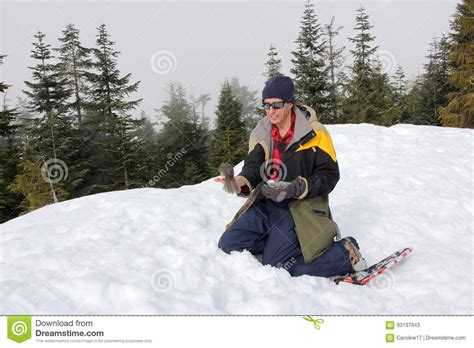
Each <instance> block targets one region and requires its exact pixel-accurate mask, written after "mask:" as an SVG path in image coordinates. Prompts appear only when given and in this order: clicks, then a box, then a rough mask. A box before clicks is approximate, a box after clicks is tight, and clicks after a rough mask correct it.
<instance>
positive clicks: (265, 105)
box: [263, 101, 286, 110]
mask: <svg viewBox="0 0 474 348" xmlns="http://www.w3.org/2000/svg"><path fill="white" fill-rule="evenodd" d="M285 104H286V102H284V101H281V102H275V103H273V104H270V103H263V108H264V109H265V110H270V108H273V109H274V110H278V109H281V108H282V107H284V106H285Z"/></svg>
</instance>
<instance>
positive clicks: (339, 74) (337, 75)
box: [324, 17, 345, 123]
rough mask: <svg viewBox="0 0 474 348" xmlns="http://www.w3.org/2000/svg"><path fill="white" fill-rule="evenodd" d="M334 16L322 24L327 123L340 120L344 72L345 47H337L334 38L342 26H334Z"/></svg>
mask: <svg viewBox="0 0 474 348" xmlns="http://www.w3.org/2000/svg"><path fill="white" fill-rule="evenodd" d="M334 21H335V19H334V17H332V18H331V23H330V24H327V25H325V26H324V35H326V37H327V42H328V45H327V52H326V61H327V62H328V69H329V85H328V92H329V94H328V117H327V121H326V122H327V123H336V122H338V121H339V120H340V118H341V114H342V100H343V95H342V93H343V85H344V80H345V74H344V72H343V71H342V70H341V67H342V65H343V62H344V57H343V52H344V49H345V47H341V48H337V47H336V46H335V43H334V40H335V38H336V36H337V35H339V31H340V30H341V29H342V28H343V27H338V28H335V24H334Z"/></svg>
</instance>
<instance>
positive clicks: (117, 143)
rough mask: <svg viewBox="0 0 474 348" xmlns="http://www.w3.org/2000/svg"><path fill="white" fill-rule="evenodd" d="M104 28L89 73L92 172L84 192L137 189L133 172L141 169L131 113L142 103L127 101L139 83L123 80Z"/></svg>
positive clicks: (102, 27)
mask: <svg viewBox="0 0 474 348" xmlns="http://www.w3.org/2000/svg"><path fill="white" fill-rule="evenodd" d="M114 45H115V42H113V41H111V40H110V36H109V34H108V32H107V30H106V27H105V25H101V26H99V27H98V34H97V41H96V47H95V48H94V49H92V52H93V56H94V58H95V60H94V61H93V62H92V67H93V69H94V70H93V71H89V72H87V73H86V77H87V80H88V83H89V84H90V93H89V97H90V102H89V103H88V105H87V109H88V111H87V117H86V122H85V127H86V130H87V134H88V139H87V145H88V149H89V151H90V153H89V157H90V158H91V172H90V175H89V176H88V178H89V180H88V182H87V183H86V185H85V186H86V187H85V188H84V190H86V191H87V192H101V191H108V190H116V189H128V188H130V187H133V186H135V185H134V183H135V179H134V178H131V171H132V168H142V166H141V165H140V164H139V162H140V156H141V153H140V149H141V148H142V144H141V139H138V138H136V137H135V136H134V132H135V131H136V128H137V126H138V124H137V120H134V119H132V117H131V115H130V114H129V112H130V111H131V110H133V109H134V108H135V107H136V106H137V105H138V104H139V103H140V101H141V99H139V100H127V98H128V97H129V96H130V94H132V93H133V92H136V91H137V89H138V86H139V83H140V82H139V81H138V82H135V83H130V77H131V74H126V75H124V76H121V73H120V71H119V70H118V68H117V57H118V55H119V54H120V52H119V51H116V50H115V49H114Z"/></svg>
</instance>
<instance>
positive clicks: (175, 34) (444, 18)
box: [0, 0, 457, 118]
mask: <svg viewBox="0 0 474 348" xmlns="http://www.w3.org/2000/svg"><path fill="white" fill-rule="evenodd" d="M304 3H305V1H278V2H269V1H256V2H248V1H221V2H217V1H213V2H210V1H208V2H202V1H186V2H184V1H177V2H164V1H81V2H77V1H3V0H1V7H0V13H1V26H0V30H1V31H0V34H1V35H0V40H1V41H0V52H1V53H2V54H7V55H8V57H7V58H6V61H5V64H4V65H3V66H2V67H1V75H2V76H1V80H2V81H5V82H6V83H8V84H10V85H12V87H11V89H10V90H9V92H8V99H9V100H10V101H15V100H16V97H18V96H22V92H21V90H22V89H24V88H25V86H24V83H23V81H24V80H29V79H30V78H31V71H30V70H29V69H28V68H27V67H28V66H32V65H33V64H35V63H34V62H33V60H32V59H31V58H30V51H31V49H32V42H33V41H34V38H33V35H34V34H35V33H36V32H37V31H38V30H41V31H42V32H44V33H45V34H46V41H47V43H49V44H52V45H53V47H54V46H57V45H58V41H57V38H58V37H60V36H61V35H62V33H61V32H62V30H64V28H65V26H66V25H67V24H69V23H73V24H75V25H76V27H77V28H78V29H79V30H80V31H81V41H82V43H83V45H84V46H87V47H92V46H94V45H95V39H96V37H95V35H96V28H97V27H98V26H99V25H100V24H102V23H105V24H106V25H107V28H108V31H109V34H110V35H111V39H112V40H113V41H115V42H116V43H117V44H116V48H117V49H118V50H120V51H121V52H122V53H121V55H120V56H119V68H120V70H121V72H122V73H123V74H124V73H128V72H130V73H132V79H131V81H137V80H140V81H141V84H140V88H139V93H137V94H136V95H135V96H134V97H135V98H143V102H142V104H141V105H140V107H139V109H138V110H142V109H143V110H145V111H146V113H147V114H148V116H150V117H152V118H153V115H154V114H155V113H154V111H153V109H154V108H155V107H157V108H159V107H160V106H161V104H162V103H163V101H164V100H165V98H166V94H165V93H164V87H165V85H166V83H168V82H169V81H178V82H181V83H182V84H183V85H184V86H185V87H186V88H187V89H188V91H190V92H191V91H193V92H194V94H195V95H196V96H198V95H199V94H201V93H210V94H211V97H212V99H213V100H212V101H211V103H210V104H209V106H208V107H207V108H206V109H207V110H206V112H207V115H209V116H210V115H211V113H212V114H213V113H214V111H215V103H216V102H217V98H218V93H219V90H220V87H221V83H222V82H223V81H224V79H225V78H226V77H227V78H230V77H232V76H236V77H238V78H239V79H240V82H241V83H242V84H246V85H249V86H250V87H251V88H252V89H254V90H257V91H258V93H260V91H261V88H262V86H263V84H264V82H265V81H264V78H263V76H262V75H261V72H262V71H263V67H264V63H265V62H266V60H267V55H266V54H267V52H268V48H269V46H270V43H272V44H273V45H274V46H275V47H276V48H277V49H278V51H279V54H280V59H281V60H282V64H283V69H282V72H283V73H289V69H290V66H291V61H290V59H291V58H292V55H291V54H290V52H291V50H292V49H293V48H294V43H293V42H294V40H295V39H296V37H297V35H298V33H299V24H300V20H301V16H302V13H303V10H304ZM456 3H457V1H456V0H441V1H439V0H438V1H435V0H433V1H427V0H417V1H415V0H414V1H408V0H372V1H347V0H346V1H337V0H336V1H334V0H333V1H329V0H323V1H321V0H319V1H318V0H314V1H313V4H314V5H315V9H316V12H317V15H318V19H319V21H320V23H321V24H327V23H329V22H330V20H331V17H332V16H334V17H335V18H336V25H338V26H343V27H344V28H343V29H342V30H341V32H340V36H339V38H338V42H337V44H338V45H339V46H342V45H344V46H346V51H345V53H346V56H349V49H350V48H351V45H350V43H349V40H348V39H347V38H348V37H352V36H354V31H353V29H352V28H353V27H354V25H355V15H356V9H357V8H359V7H360V6H361V5H362V6H364V7H365V8H366V10H367V13H368V14H369V16H370V22H371V24H372V25H374V28H373V29H372V34H373V35H375V36H376V44H377V45H379V46H380V48H379V50H380V51H381V57H382V60H383V62H384V63H385V64H384V66H386V69H387V71H388V72H389V73H390V74H393V72H394V71H395V70H396V68H397V66H399V65H400V66H402V67H403V69H404V70H405V73H406V75H407V77H409V78H413V77H414V76H415V75H416V74H418V73H420V72H421V71H422V65H423V63H425V62H426V59H425V56H426V53H427V50H428V47H429V46H428V45H429V43H430V42H431V41H432V39H433V38H434V37H439V36H440V35H441V34H443V33H447V31H448V29H449V21H450V19H451V16H452V14H453V13H454V11H455V7H456ZM159 51H169V52H171V57H172V60H171V66H170V67H169V68H168V67H167V66H161V67H160V66H159V62H160V59H158V58H157V59H155V60H154V64H152V63H151V62H152V58H153V57H154V56H155V57H162V56H161V55H158V56H156V54H157V52H159ZM165 55H166V54H165ZM349 58H350V57H349ZM350 61H351V59H348V60H347V63H349V62H350ZM160 69H161V70H160ZM163 70H170V71H169V72H167V73H164V74H162V73H161V74H160V73H156V71H161V72H162V71H163ZM136 114H139V111H137V113H136Z"/></svg>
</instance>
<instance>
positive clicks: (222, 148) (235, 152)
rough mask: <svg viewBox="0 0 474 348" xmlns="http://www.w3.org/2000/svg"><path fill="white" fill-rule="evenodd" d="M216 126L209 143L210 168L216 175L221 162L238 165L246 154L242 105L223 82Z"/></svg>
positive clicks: (226, 82)
mask: <svg viewBox="0 0 474 348" xmlns="http://www.w3.org/2000/svg"><path fill="white" fill-rule="evenodd" d="M216 115H217V120H216V122H217V126H216V129H215V130H214V134H213V139H212V142H211V160H210V168H211V170H212V172H213V174H218V172H217V168H218V167H219V165H220V164H221V163H222V162H227V163H230V164H237V163H239V162H240V161H241V160H242V159H243V158H244V155H245V153H246V132H245V126H244V123H243V122H242V120H241V117H242V105H241V104H240V103H239V102H238V101H237V100H236V98H235V97H234V95H233V94H232V88H231V85H230V83H229V82H228V81H225V82H224V84H223V86H222V89H221V92H220V95H219V103H218V106H217V111H216Z"/></svg>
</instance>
